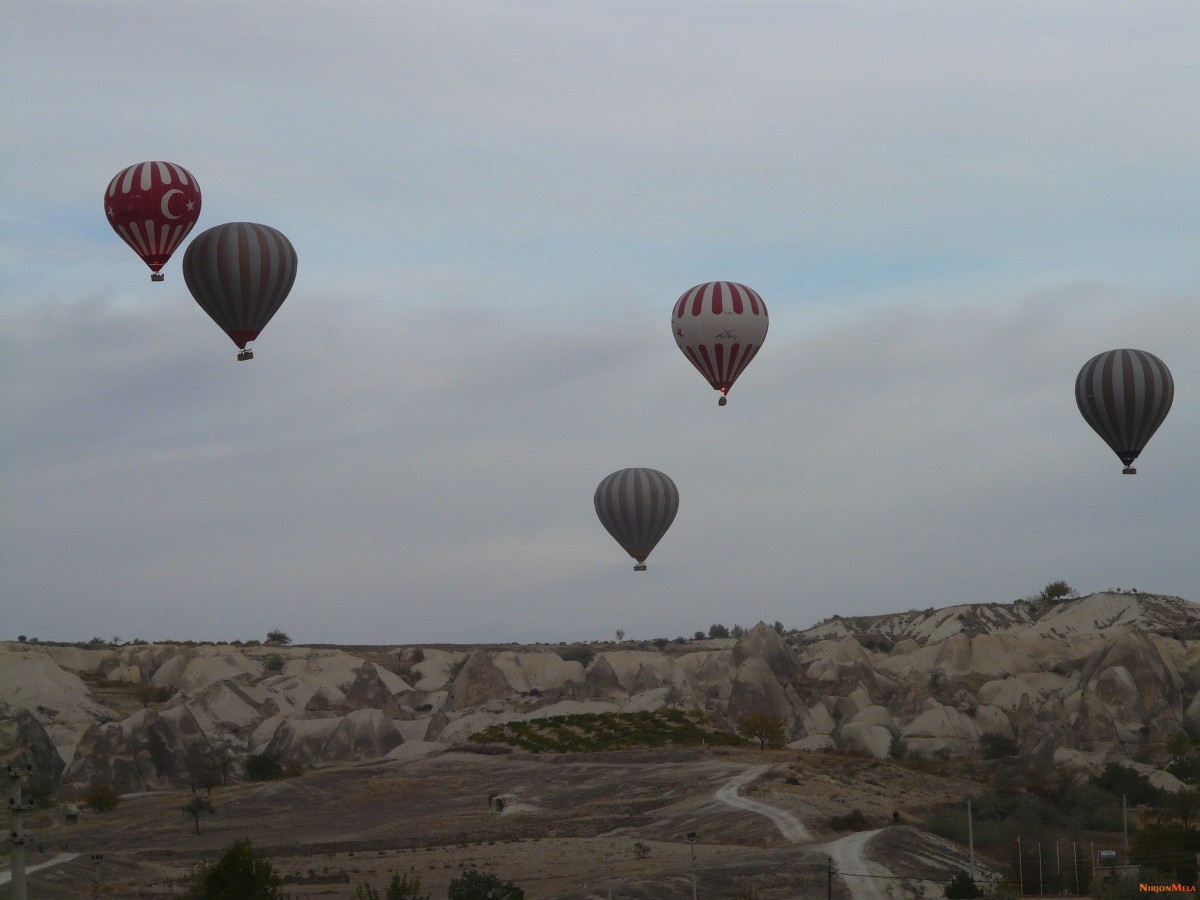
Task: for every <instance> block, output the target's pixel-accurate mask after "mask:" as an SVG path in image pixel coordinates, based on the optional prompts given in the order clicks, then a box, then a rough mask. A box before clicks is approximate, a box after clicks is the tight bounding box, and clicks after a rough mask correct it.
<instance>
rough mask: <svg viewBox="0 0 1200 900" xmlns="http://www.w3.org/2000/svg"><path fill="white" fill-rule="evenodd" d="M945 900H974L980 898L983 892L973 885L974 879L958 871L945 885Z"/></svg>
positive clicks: (960, 870)
mask: <svg viewBox="0 0 1200 900" xmlns="http://www.w3.org/2000/svg"><path fill="white" fill-rule="evenodd" d="M945 894H946V900H975V898H976V897H982V896H983V891H982V890H980V888H979V885H977V884H976V883H975V879H974V878H972V877H971V876H970V875H968V874H967V873H966V872H964V871H963V870H962V869H959V870H958V872H957V873H956V874H955V876H954V877H953V878H951V879H950V882H949V883H948V884H947V885H946V890H945Z"/></svg>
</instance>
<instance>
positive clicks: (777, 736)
mask: <svg viewBox="0 0 1200 900" xmlns="http://www.w3.org/2000/svg"><path fill="white" fill-rule="evenodd" d="M737 729H738V734H740V735H741V736H742V737H747V738H754V739H755V740H756V741H758V749H760V750H765V749H766V748H767V744H770V745H771V746H772V747H775V746H778V745H779V744H782V743H783V738H784V736H785V734H786V733H787V723H786V722H785V721H784V720H783V717H782V716H777V715H775V714H774V713H769V712H753V713H747V714H746V715H744V716H742V717H741V718H740V719H738V723H737Z"/></svg>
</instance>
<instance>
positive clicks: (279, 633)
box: [267, 628, 292, 647]
mask: <svg viewBox="0 0 1200 900" xmlns="http://www.w3.org/2000/svg"><path fill="white" fill-rule="evenodd" d="M291 642H292V639H291V637H289V636H288V633H287V632H286V631H284V630H283V629H281V628H274V629H272V630H271V631H268V632H267V643H268V644H273V645H276V646H279V647H286V646H287V645H288V644H290V643H291Z"/></svg>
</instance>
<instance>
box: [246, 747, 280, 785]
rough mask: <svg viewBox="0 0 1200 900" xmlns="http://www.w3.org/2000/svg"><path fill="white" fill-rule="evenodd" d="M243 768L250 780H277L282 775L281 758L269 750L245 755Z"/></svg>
mask: <svg viewBox="0 0 1200 900" xmlns="http://www.w3.org/2000/svg"><path fill="white" fill-rule="evenodd" d="M244 768H245V770H246V777H247V778H249V779H250V780H251V781H279V780H280V779H281V778H283V776H284V773H283V760H282V759H280V758H279V754H278V753H272V752H271V751H270V750H264V751H263V752H262V753H254V754H251V755H250V756H247V757H246V762H245V764H244Z"/></svg>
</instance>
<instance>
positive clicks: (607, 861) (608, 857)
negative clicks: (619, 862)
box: [604, 850, 612, 900]
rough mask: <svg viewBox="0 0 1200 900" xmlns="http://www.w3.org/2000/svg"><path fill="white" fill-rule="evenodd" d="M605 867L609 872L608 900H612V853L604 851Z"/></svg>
mask: <svg viewBox="0 0 1200 900" xmlns="http://www.w3.org/2000/svg"><path fill="white" fill-rule="evenodd" d="M604 865H605V868H606V869H607V870H608V900H612V851H611V850H605V851H604Z"/></svg>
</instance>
